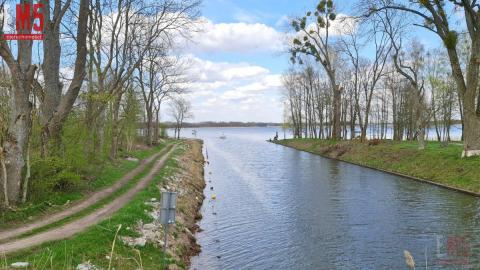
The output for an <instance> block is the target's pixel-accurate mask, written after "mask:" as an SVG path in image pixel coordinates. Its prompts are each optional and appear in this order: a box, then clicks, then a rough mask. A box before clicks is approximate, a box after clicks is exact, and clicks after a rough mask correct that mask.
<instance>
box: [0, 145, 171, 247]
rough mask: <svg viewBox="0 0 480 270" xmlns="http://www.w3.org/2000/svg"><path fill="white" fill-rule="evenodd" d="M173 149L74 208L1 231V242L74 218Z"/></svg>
mask: <svg viewBox="0 0 480 270" xmlns="http://www.w3.org/2000/svg"><path fill="white" fill-rule="evenodd" d="M171 148H172V145H168V146H166V147H165V148H163V149H162V150H161V151H160V152H158V153H156V154H153V155H151V156H150V157H148V158H146V159H143V160H142V161H141V162H140V165H138V166H137V167H136V168H135V169H133V170H131V171H130V172H128V173H127V174H126V175H124V176H123V177H122V178H121V179H120V180H118V181H116V182H115V184H113V185H111V186H109V187H108V188H105V189H102V190H100V191H98V192H95V193H93V194H90V195H88V199H85V200H83V201H80V202H78V203H76V204H74V205H73V206H71V207H68V208H67V209H65V210H62V211H60V212H57V213H54V214H52V215H49V216H47V217H45V218H42V219H40V220H37V221H34V222H33V223H29V224H26V225H24V226H20V227H17V228H14V229H7V230H3V231H0V242H5V240H8V239H12V238H15V237H18V236H20V235H22V234H25V233H28V232H31V231H33V230H35V229H39V228H42V227H44V226H47V225H49V224H52V223H55V222H58V221H60V220H62V219H65V218H67V217H70V216H73V215H75V214H77V213H79V212H81V211H83V210H85V209H87V208H88V207H90V206H92V205H94V204H95V203H97V202H99V201H101V200H103V199H105V198H107V197H108V196H110V195H112V194H113V193H114V192H116V191H117V190H119V189H120V188H122V187H123V186H124V185H125V184H127V183H128V182H129V181H130V180H132V179H133V178H135V176H137V175H138V174H140V173H141V172H142V171H143V170H145V168H146V167H147V165H148V164H150V163H151V162H152V161H153V160H155V159H157V158H158V157H160V156H162V155H165V156H166V153H169V150H170V149H171ZM162 160H163V159H162ZM0 246H2V245H0ZM0 251H1V248H0Z"/></svg>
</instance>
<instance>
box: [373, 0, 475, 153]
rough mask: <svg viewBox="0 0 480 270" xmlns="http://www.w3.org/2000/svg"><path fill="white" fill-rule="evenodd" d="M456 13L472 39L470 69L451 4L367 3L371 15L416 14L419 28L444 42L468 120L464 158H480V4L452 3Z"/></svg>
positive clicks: (428, 0)
mask: <svg viewBox="0 0 480 270" xmlns="http://www.w3.org/2000/svg"><path fill="white" fill-rule="evenodd" d="M448 3H451V4H452V5H453V6H454V7H455V9H456V11H455V12H462V13H463V14H462V15H463V18H464V20H465V25H466V26H467V31H468V35H469V39H470V53H469V56H468V61H467V63H466V67H465V68H463V67H462V65H461V59H460V57H459V48H458V46H457V45H458V33H457V31H455V30H454V23H453V22H452V19H451V18H452V17H455V16H450V13H451V12H453V11H449V9H450V10H453V9H451V8H449V7H448V6H447V1H433V0H421V1H420V0H419V1H409V3H408V5H406V4H405V3H404V2H403V1H393V0H370V1H367V2H366V4H367V9H368V11H367V15H370V14H372V13H377V12H380V11H382V10H398V11H400V12H406V13H408V14H412V15H413V16H415V17H416V18H418V19H420V20H422V22H421V23H416V25H418V26H420V27H423V28H425V29H427V30H429V31H431V32H433V33H435V34H437V35H438V37H439V38H440V39H441V40H442V41H443V43H444V45H445V48H446V50H447V54H448V57H449V60H450V61H449V62H450V67H451V70H452V74H453V77H454V79H455V82H456V84H457V89H458V92H459V95H460V100H461V103H462V106H463V118H464V123H465V125H464V151H463V154H462V156H466V157H468V156H473V155H480V94H479V91H478V88H479V71H480V14H479V12H478V8H479V3H478V2H477V1H469V0H461V1H457V0H450V1H448Z"/></svg>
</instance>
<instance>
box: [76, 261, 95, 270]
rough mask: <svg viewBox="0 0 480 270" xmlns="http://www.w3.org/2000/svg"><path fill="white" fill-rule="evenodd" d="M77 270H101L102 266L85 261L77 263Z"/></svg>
mask: <svg viewBox="0 0 480 270" xmlns="http://www.w3.org/2000/svg"><path fill="white" fill-rule="evenodd" d="M75 269H76V270H100V269H101V268H98V267H96V266H95V265H93V264H91V263H90V262H85V263H81V264H79V265H77V268H75Z"/></svg>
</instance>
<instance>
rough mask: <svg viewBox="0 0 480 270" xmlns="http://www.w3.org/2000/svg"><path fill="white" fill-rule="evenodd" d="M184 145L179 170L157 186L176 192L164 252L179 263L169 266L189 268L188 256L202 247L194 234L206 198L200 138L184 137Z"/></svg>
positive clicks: (178, 158) (179, 157)
mask: <svg viewBox="0 0 480 270" xmlns="http://www.w3.org/2000/svg"><path fill="white" fill-rule="evenodd" d="M183 146H184V152H183V154H182V155H180V156H178V157H177V158H176V161H177V164H178V166H179V168H180V170H179V171H178V173H176V174H174V175H172V176H171V177H170V178H169V179H166V181H165V182H164V183H163V186H161V187H160V189H161V190H175V191H177V192H178V200H177V215H176V225H175V226H174V228H173V232H172V233H170V238H169V239H168V241H169V245H168V246H169V250H168V251H167V253H168V254H169V255H170V256H172V257H173V258H174V259H175V261H176V262H179V263H176V264H171V265H169V267H168V269H188V268H189V266H190V259H191V258H192V257H194V256H196V255H198V254H199V253H200V250H201V249H200V245H198V244H197V239H196V237H195V234H196V233H197V232H198V231H199V230H200V227H199V226H198V224H197V223H198V221H199V220H200V219H201V218H202V215H201V213H200V209H201V207H202V204H203V200H204V198H205V197H204V195H203V190H204V188H205V179H204V165H205V159H204V157H203V153H202V147H203V141H201V140H193V139H192V140H186V141H185V143H184V144H183Z"/></svg>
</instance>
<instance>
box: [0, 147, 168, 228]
mask: <svg viewBox="0 0 480 270" xmlns="http://www.w3.org/2000/svg"><path fill="white" fill-rule="evenodd" d="M165 146H166V145H158V146H156V147H152V148H150V149H147V150H140V151H135V152H133V153H131V154H130V155H131V156H133V157H136V158H138V159H140V160H141V159H144V158H146V157H149V156H151V155H153V154H154V153H156V152H159V151H160V150H161V149H163V148H164V147H165ZM139 165H140V163H139V162H135V161H128V160H125V159H120V160H118V161H116V162H113V163H112V162H108V163H106V165H105V166H104V168H103V169H102V170H100V171H99V172H98V175H92V176H89V177H90V178H92V179H93V180H90V181H87V183H86V186H85V189H83V190H75V191H71V192H56V193H54V196H51V194H50V196H48V197H40V198H35V200H33V201H29V202H27V203H26V204H24V205H21V206H20V207H19V208H16V209H7V210H5V209H3V210H2V209H0V229H6V228H10V227H13V226H18V225H20V224H24V223H28V222H29V221H30V220H35V219H37V218H39V217H40V216H42V215H46V214H49V213H52V212H55V211H59V210H62V209H63V208H64V207H66V206H65V204H66V203H67V202H70V203H72V202H75V201H78V200H81V199H83V198H85V196H86V195H88V194H89V193H91V192H95V191H98V190H99V189H102V188H105V187H107V186H111V185H113V184H114V183H115V182H116V181H118V180H120V179H121V178H122V177H123V176H124V175H125V174H126V173H128V172H129V171H131V170H133V169H134V168H136V167H138V166H139Z"/></svg>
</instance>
